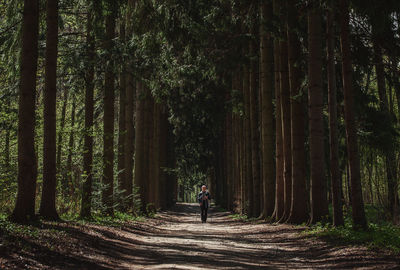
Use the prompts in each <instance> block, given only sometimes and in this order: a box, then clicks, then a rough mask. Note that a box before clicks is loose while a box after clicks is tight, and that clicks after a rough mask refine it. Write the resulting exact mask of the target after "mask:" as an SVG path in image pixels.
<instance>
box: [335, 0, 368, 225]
mask: <svg viewBox="0 0 400 270" xmlns="http://www.w3.org/2000/svg"><path fill="white" fill-rule="evenodd" d="M340 12H341V18H340V45H341V51H342V59H343V61H342V76H343V91H344V110H345V112H344V114H345V126H346V143H347V155H348V159H349V165H350V183H351V204H352V209H353V211H352V217H353V223H354V227H356V228H358V227H360V228H363V229H366V228H367V220H366V218H365V210H364V202H363V197H362V189H361V174H360V157H359V153H358V142H357V126H356V120H355V115H354V90H353V85H352V83H353V82H352V71H353V70H352V63H351V52H350V40H349V2H348V0H340Z"/></svg>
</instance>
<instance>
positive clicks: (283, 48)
mask: <svg viewBox="0 0 400 270" xmlns="http://www.w3.org/2000/svg"><path fill="white" fill-rule="evenodd" d="M286 17H287V16H286V15H285V16H281V21H282V22H283V23H284V25H283V26H282V28H283V30H282V31H283V32H284V33H285V34H286V31H287V30H286V29H287V26H286ZM280 86H281V90H280V94H281V95H280V97H281V119H282V138H283V140H282V144H283V166H284V168H283V179H284V212H283V214H282V217H281V219H280V220H279V221H280V222H285V221H286V219H287V218H288V217H289V214H290V206H291V203H292V153H291V148H292V147H291V145H292V142H291V129H290V121H291V120H290V118H291V108H290V86H289V67H288V43H287V39H286V38H283V40H281V41H280Z"/></svg>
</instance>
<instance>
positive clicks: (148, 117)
mask: <svg viewBox="0 0 400 270" xmlns="http://www.w3.org/2000/svg"><path fill="white" fill-rule="evenodd" d="M145 91H146V101H145V114H144V147H145V148H144V149H145V163H144V180H145V198H146V199H145V206H146V210H150V211H151V210H153V208H152V207H153V206H152V205H150V204H154V190H153V186H154V177H153V176H154V174H153V173H154V165H155V164H154V163H153V154H154V153H153V136H154V132H153V123H154V119H153V112H154V99H153V97H152V96H151V93H150V89H149V88H148V86H147V85H145ZM146 212H148V211H146Z"/></svg>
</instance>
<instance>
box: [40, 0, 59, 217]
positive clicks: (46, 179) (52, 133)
mask: <svg viewBox="0 0 400 270" xmlns="http://www.w3.org/2000/svg"><path fill="white" fill-rule="evenodd" d="M46 25H47V31H46V63H45V87H44V110H43V118H44V125H43V135H44V136H43V160H44V162H43V189H42V200H41V201H40V209H39V214H40V215H41V216H42V217H43V218H45V219H50V220H57V219H59V217H58V214H57V210H56V187H57V167H56V166H57V164H56V148H57V144H56V136H57V135H56V123H57V119H56V98H57V52H58V0H47V5H46Z"/></svg>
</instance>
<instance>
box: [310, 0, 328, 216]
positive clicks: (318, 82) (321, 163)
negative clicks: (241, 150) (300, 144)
mask: <svg viewBox="0 0 400 270" xmlns="http://www.w3.org/2000/svg"><path fill="white" fill-rule="evenodd" d="M321 12H322V10H321V7H320V6H319V4H318V3H316V2H314V4H312V5H311V6H310V7H309V11H308V50H309V51H308V54H309V55H308V78H309V87H308V89H309V90H308V106H309V133H310V140H309V141H310V163H311V166H310V167H311V168H310V169H311V186H310V189H311V190H310V195H311V196H310V201H311V217H310V218H311V219H310V223H312V224H314V223H316V222H319V221H321V220H323V219H326V218H327V217H328V216H329V211H328V200H327V194H326V190H327V189H326V185H327V184H326V183H327V179H326V175H325V151H324V150H325V148H324V121H323V115H322V110H323V107H324V101H323V90H322V48H321V46H322V19H321Z"/></svg>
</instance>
